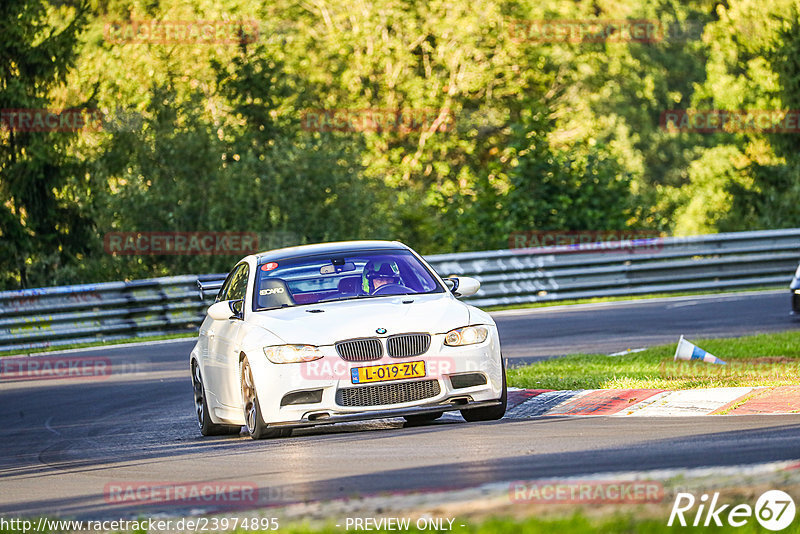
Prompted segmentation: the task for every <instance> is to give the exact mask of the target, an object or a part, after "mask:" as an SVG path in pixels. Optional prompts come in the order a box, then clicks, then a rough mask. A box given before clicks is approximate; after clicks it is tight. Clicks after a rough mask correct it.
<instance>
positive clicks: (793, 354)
mask: <svg viewBox="0 0 800 534" xmlns="http://www.w3.org/2000/svg"><path fill="white" fill-rule="evenodd" d="M689 341H692V342H693V343H695V345H698V346H699V347H701V348H703V349H705V350H706V351H708V352H710V353H711V354H713V355H715V356H717V357H719V358H722V359H723V360H725V361H726V362H728V365H712V364H707V363H703V362H686V361H678V362H674V361H673V360H672V358H673V356H674V354H675V347H676V345H677V340H676V343H673V344H670V345H660V346H657V347H652V348H649V349H646V350H644V351H642V352H635V353H630V354H626V355H623V356H607V355H605V354H576V355H570V356H564V357H563V358H555V359H552V360H546V361H543V362H538V363H535V364H532V365H528V366H525V367H520V368H516V369H509V370H508V384H509V385H510V386H516V387H521V388H530V389H614V388H665V389H689V388H699V387H728V386H783V385H797V384H800V331H790V332H781V333H777V334H758V335H754V336H746V337H739V338H724V339H691V340H689Z"/></svg>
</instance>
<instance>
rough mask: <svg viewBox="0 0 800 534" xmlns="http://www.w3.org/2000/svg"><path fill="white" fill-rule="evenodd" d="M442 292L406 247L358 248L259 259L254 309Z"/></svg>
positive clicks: (428, 272) (442, 289)
mask: <svg viewBox="0 0 800 534" xmlns="http://www.w3.org/2000/svg"><path fill="white" fill-rule="evenodd" d="M442 292H444V288H442V286H441V285H440V284H439V283H438V282H437V281H436V279H435V278H434V277H433V275H432V274H431V272H430V271H429V270H428V269H427V268H426V267H425V266H424V265H423V264H422V263H421V262H420V261H419V260H418V259H417V258H416V257H415V256H414V255H413V254H412V253H411V252H409V251H407V250H390V251H386V250H381V251H359V252H357V253H354V254H352V255H351V254H347V253H344V254H338V255H333V256H330V255H328V256H312V257H304V258H296V259H288V260H281V261H278V262H274V261H266V262H264V263H261V264H260V265H259V266H258V271H257V274H256V284H255V298H254V300H253V309H254V310H255V311H259V310H267V309H274V308H283V307H288V306H299V305H303V304H315V303H317V302H331V301H335V300H348V299H355V298H370V297H382V296H389V295H416V294H420V293H442Z"/></svg>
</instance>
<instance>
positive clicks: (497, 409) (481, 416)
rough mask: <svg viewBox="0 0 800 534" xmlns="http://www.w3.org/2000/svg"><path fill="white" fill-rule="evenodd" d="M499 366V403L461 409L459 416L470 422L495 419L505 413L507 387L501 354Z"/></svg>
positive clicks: (504, 366)
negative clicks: (500, 379) (500, 376)
mask: <svg viewBox="0 0 800 534" xmlns="http://www.w3.org/2000/svg"><path fill="white" fill-rule="evenodd" d="M500 366H501V368H502V370H503V392H502V393H501V394H500V404H499V405H498V406H489V407H488V408H475V409H472V410H461V417H463V418H464V419H466V420H467V421H469V422H470V423H475V422H478V421H496V420H498V419H501V418H502V417H503V416H504V415H505V414H506V406H507V404H508V387H507V386H506V365H505V362H503V358H502V356H501V357H500Z"/></svg>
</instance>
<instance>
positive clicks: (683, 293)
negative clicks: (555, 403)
mask: <svg viewBox="0 0 800 534" xmlns="http://www.w3.org/2000/svg"><path fill="white" fill-rule="evenodd" d="M784 288H786V290H787V292H788V291H789V290H788V286H783V285H781V286H760V287H750V288H743V289H739V288H727V289H719V290H716V291H709V290H703V291H676V292H674V293H648V294H646V295H621V296H618V297H595V298H587V299H571V300H548V301H542V302H530V303H527V304H508V305H501V306H481V309H482V310H486V311H489V312H492V311H501V310H518V309H527V308H547V307H550V306H568V305H572V304H595V303H600V302H621V301H626V300H647V299H660V298H667V297H695V296H702V295H719V294H725V293H733V292H735V293H753V292H759V291H775V290H776V289H784ZM787 311H788V309H787Z"/></svg>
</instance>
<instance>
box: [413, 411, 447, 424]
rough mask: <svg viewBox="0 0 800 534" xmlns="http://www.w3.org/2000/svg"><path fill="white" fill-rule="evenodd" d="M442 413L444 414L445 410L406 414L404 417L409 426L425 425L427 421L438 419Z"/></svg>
mask: <svg viewBox="0 0 800 534" xmlns="http://www.w3.org/2000/svg"><path fill="white" fill-rule="evenodd" d="M442 415H444V412H433V413H421V414H418V415H404V416H403V419H405V420H406V423H408V425H407V426H414V425H424V424H425V423H430V422H432V421H436V420H437V419H439V418H440V417H441V416H442Z"/></svg>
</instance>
